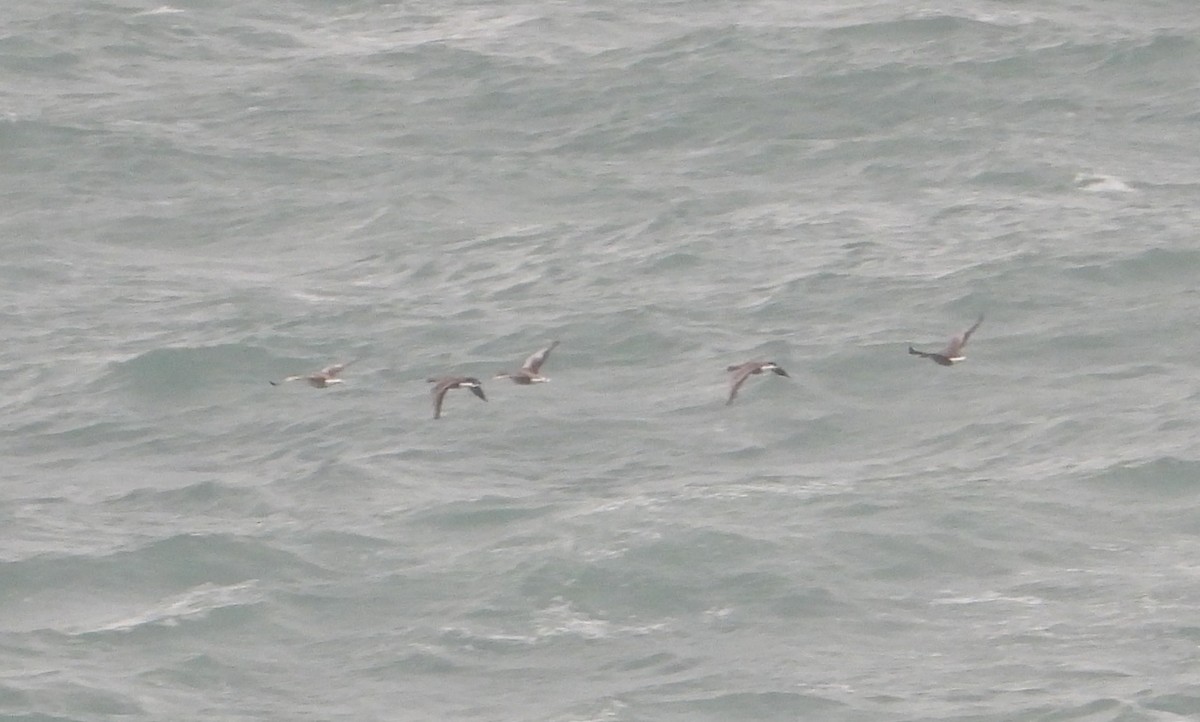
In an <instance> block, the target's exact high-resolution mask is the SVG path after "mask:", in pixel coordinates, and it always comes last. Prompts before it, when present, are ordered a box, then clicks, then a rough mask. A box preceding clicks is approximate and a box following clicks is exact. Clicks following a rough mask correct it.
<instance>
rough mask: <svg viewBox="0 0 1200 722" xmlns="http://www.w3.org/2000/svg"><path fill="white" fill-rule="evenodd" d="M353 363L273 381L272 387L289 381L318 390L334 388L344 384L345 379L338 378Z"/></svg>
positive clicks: (327, 367)
mask: <svg viewBox="0 0 1200 722" xmlns="http://www.w3.org/2000/svg"><path fill="white" fill-rule="evenodd" d="M352 363H354V362H353V361H347V362H346V363H341V364H333V365H332V366H326V367H325V368H323V369H321V370H320V371H316V372H314V373H311V374H299V375H297V376H288V377H287V378H285V379H284V380H283V381H271V382H270V384H271V385H272V386H278V385H280V384H285V383H287V382H288V381H307V382H308V385H309V386H312V387H314V388H318V389H323V388H325V387H326V386H332V385H333V384H340V383H343V379H340V378H338V376H339V374H341V373H342V369H344V368H346V367H347V366H349V365H350V364H352Z"/></svg>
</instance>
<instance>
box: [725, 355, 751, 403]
mask: <svg viewBox="0 0 1200 722" xmlns="http://www.w3.org/2000/svg"><path fill="white" fill-rule="evenodd" d="M754 368H755V366H754V363H744V364H742V365H741V366H730V367H729V369H728V370H729V371H731V372H732V373H733V378H731V379H730V380H729V382H730V387H729V398H728V399H727V400H726V401H725V405H726V406H728V405H730V404H732V403H733V400H734V399H735V398H737V394H738V389H740V388H742V384H744V383H746V379H748V378H750V374H752V373H754Z"/></svg>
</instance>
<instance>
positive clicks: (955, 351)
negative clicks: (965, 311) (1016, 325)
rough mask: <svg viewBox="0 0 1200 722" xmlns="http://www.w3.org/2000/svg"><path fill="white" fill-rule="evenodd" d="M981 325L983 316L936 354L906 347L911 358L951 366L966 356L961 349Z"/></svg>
mask: <svg viewBox="0 0 1200 722" xmlns="http://www.w3.org/2000/svg"><path fill="white" fill-rule="evenodd" d="M981 323H983V316H980V317H979V320H977V321H975V325H974V326H972V327H971V328H968V329H967V330H966V331H963V332H962V333H961V334H960V335H958V336H955V337H954V338H952V339H950V343H948V344H946V348H944V349H942V350H941V351H938V352H937V353H930V352H928V351H918V350H916V349H915V348H913V347H912V346H909V347H908V352H909V353H910V354H912V355H913V356H920V357H921V358H927V359H931V360H932V361H933V362H934V363H936V364H938V365H939V366H953V365H954V364H956V363H958V362H959V361H962V360H963V359H965V358H966V355H964V354H963V348H964V347H965V346H966V345H967V341H969V340H970V339H971V334H973V333H975V329H977V328H979V324H981Z"/></svg>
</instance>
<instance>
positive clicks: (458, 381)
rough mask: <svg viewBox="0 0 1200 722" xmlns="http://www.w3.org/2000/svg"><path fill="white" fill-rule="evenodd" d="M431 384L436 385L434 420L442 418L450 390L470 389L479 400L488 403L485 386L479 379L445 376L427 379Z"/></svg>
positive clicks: (434, 391)
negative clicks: (484, 392)
mask: <svg viewBox="0 0 1200 722" xmlns="http://www.w3.org/2000/svg"><path fill="white" fill-rule="evenodd" d="M426 381H428V382H429V383H431V384H436V386H434V387H433V418H435V419H440V418H442V400H443V399H445V398H446V392H447V391H449V390H450V389H470V390H471V393H473V394H475V395H476V396H478V397H479V398H481V399H483V400H484V401H487V397H486V396H484V395H483V384H481V383H479V379H477V378H472V377H470V376H443V377H441V378H430V379H426Z"/></svg>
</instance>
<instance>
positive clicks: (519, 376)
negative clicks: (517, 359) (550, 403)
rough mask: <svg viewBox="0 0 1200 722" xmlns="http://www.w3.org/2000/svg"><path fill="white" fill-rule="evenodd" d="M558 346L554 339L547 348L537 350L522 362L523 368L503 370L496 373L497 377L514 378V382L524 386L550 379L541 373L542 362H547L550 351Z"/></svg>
mask: <svg viewBox="0 0 1200 722" xmlns="http://www.w3.org/2000/svg"><path fill="white" fill-rule="evenodd" d="M557 346H558V341H554V342H553V343H551V344H550V345H549V346H547V347H546V348H544V349H541V350H540V351H537V352H536V353H534V354H532V355H531V356H530V357H529V358H527V359H525V363H523V364H521V368H519V369H517V370H516V371H512V372H508V371H501V372H500V373H498V374H496V376H495V378H498V379H512V382H513V383H514V384H521V385H522V386H528V385H529V384H541V383H545V382H547V381H549V380H550V379H548V378H546V377H545V376H542V374H541V370H542V364H544V363H546V359H547V358H549V356H550V352H551V351H553V350H554V349H555V348H556V347H557Z"/></svg>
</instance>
